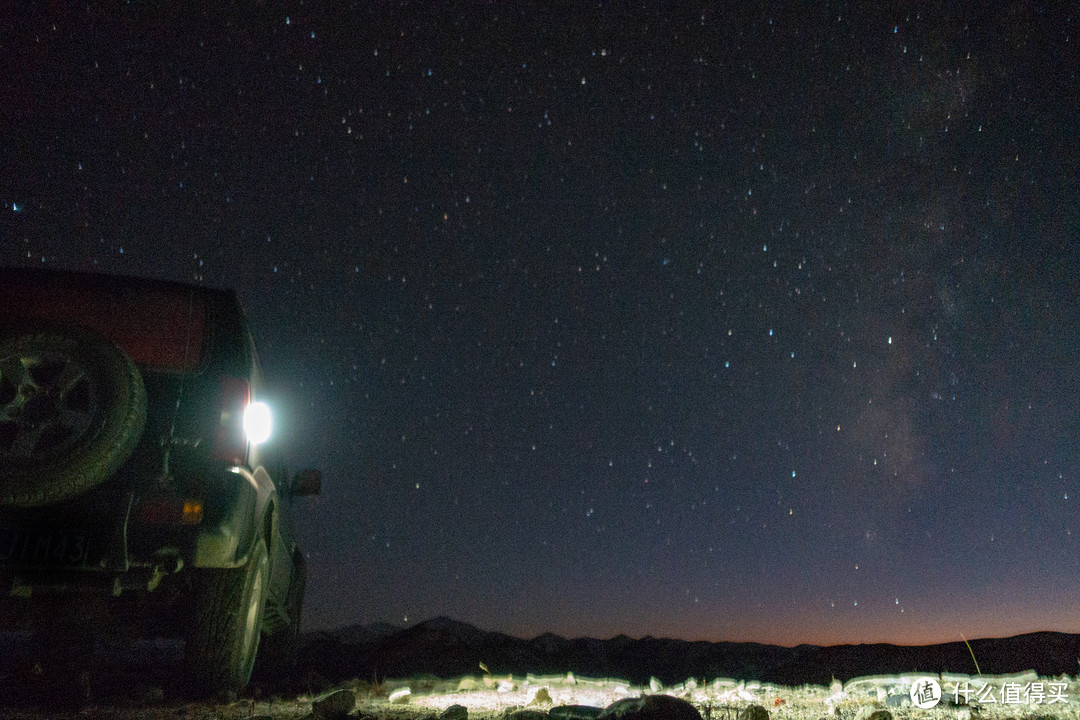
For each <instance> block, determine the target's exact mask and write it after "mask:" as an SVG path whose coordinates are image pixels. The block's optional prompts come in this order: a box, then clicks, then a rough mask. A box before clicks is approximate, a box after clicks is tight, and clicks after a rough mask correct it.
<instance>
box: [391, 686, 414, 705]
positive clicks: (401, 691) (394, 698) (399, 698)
mask: <svg viewBox="0 0 1080 720" xmlns="http://www.w3.org/2000/svg"><path fill="white" fill-rule="evenodd" d="M411 695H412V690H410V689H409V687H408V686H406V687H399V688H398V689H397V690H395V691H394V692H392V693H390V696H389V697H388V698H387V700H389V701H390V702H392V703H407V702H409V696H411Z"/></svg>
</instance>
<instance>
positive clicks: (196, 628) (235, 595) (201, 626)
mask: <svg viewBox="0 0 1080 720" xmlns="http://www.w3.org/2000/svg"><path fill="white" fill-rule="evenodd" d="M269 569H270V561H269V557H268V555H267V552H266V544H265V543H264V542H263V541H262V540H261V539H260V540H258V541H257V542H256V543H255V546H254V549H253V551H252V554H251V557H250V558H249V559H248V562H247V564H246V565H244V566H243V567H240V568H235V569H225V570H219V569H213V570H197V571H196V572H197V573H198V575H197V576H196V581H195V588H194V590H195V598H194V616H193V618H192V623H191V627H190V629H189V633H188V638H187V647H186V649H185V651H184V662H185V664H186V666H187V671H188V677H189V679H190V680H191V681H192V683H193V684H194V686H193V689H194V690H195V691H196V692H197V693H198V694H213V695H217V694H224V693H230V692H231V693H240V692H242V691H243V690H244V688H246V687H247V684H248V682H249V681H250V680H251V669H252V667H253V666H254V664H255V656H256V654H257V653H258V650H259V635H260V634H261V632H262V619H263V610H264V609H265V606H266V589H267V585H268V583H269V579H270V574H269Z"/></svg>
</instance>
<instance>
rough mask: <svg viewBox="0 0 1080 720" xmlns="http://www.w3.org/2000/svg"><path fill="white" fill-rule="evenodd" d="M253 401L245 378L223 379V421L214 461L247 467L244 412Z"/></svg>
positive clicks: (215, 444)
mask: <svg viewBox="0 0 1080 720" xmlns="http://www.w3.org/2000/svg"><path fill="white" fill-rule="evenodd" d="M250 401H251V389H250V388H249V387H248V381H247V380H245V379H243V378H237V377H229V376H225V377H223V378H221V421H220V423H219V424H218V428H217V436H216V437H215V438H214V451H213V457H214V460H223V461H225V462H228V463H230V464H232V465H246V464H247V455H248V443H247V437H246V435H245V434H244V411H245V410H246V409H247V406H248V403H249V402H250Z"/></svg>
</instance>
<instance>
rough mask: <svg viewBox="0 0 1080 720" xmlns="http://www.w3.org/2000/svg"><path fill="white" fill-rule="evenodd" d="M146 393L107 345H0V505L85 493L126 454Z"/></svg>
mask: <svg viewBox="0 0 1080 720" xmlns="http://www.w3.org/2000/svg"><path fill="white" fill-rule="evenodd" d="M145 425H146V389H145V388H144V387H143V381H142V375H141V374H140V373H139V369H138V368H137V367H135V363H133V362H132V361H131V358H129V357H128V356H127V354H126V353H125V352H124V351H123V350H121V349H120V348H119V347H117V346H116V345H115V344H113V343H111V342H109V341H108V340H105V339H104V338H101V337H99V336H97V335H94V334H91V333H88V332H85V331H82V330H76V331H69V330H63V331H47V332H40V333H34V334H28V335H22V336H16V337H12V338H7V339H4V340H0V506H9V507H10V506H15V507H32V506H38V505H46V504H49V503H53V502H58V501H60V500H64V499H66V498H69V497H71V496H73V495H78V494H80V493H83V492H86V491H87V490H89V489H91V488H93V487H95V486H97V485H99V484H100V483H101V482H102V481H104V480H105V479H106V478H108V477H110V476H111V475H112V474H113V473H114V472H116V470H117V469H118V468H119V467H120V466H121V465H122V464H123V463H124V461H126V460H127V459H128V458H129V457H130V456H131V453H132V451H134V449H135V446H136V444H138V442H139V438H140V436H141V435H142V432H143V427H144V426H145Z"/></svg>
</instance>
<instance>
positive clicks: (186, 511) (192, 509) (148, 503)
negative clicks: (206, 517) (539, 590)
mask: <svg viewBox="0 0 1080 720" xmlns="http://www.w3.org/2000/svg"><path fill="white" fill-rule="evenodd" d="M139 519H140V520H141V521H142V522H144V523H146V524H147V525H198V524H199V523H201V522H202V520H203V503H202V500H193V499H190V498H184V499H181V498H146V499H143V500H141V501H140V502H139Z"/></svg>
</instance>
